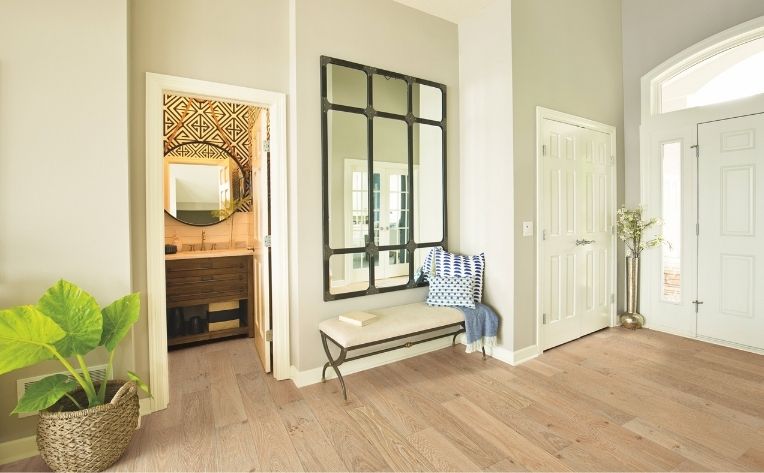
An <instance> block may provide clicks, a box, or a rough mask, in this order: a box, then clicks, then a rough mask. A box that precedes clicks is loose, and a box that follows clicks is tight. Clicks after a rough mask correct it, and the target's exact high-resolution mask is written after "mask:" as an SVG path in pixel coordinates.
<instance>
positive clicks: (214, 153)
mask: <svg viewBox="0 0 764 473" xmlns="http://www.w3.org/2000/svg"><path fill="white" fill-rule="evenodd" d="M163 109H164V114H163V115H164V117H163V119H164V150H165V153H166V152H167V150H169V149H171V148H174V147H176V146H178V145H181V144H183V143H190V142H195V141H196V142H198V141H202V142H206V143H212V144H215V145H218V146H220V147H221V148H223V149H225V150H226V151H228V153H229V154H230V155H231V156H233V158H234V159H235V160H236V161H238V162H239V165H240V166H241V168H242V170H243V171H244V173H245V176H246V175H249V172H250V171H251V163H252V156H253V155H254V153H253V152H254V150H255V149H257V148H256V146H257V143H254V142H253V141H254V129H255V122H256V121H257V117H258V115H259V113H260V111H261V110H262V108H261V107H255V106H252V105H243V104H240V103H233V102H222V101H218V100H208V99H201V98H196V97H185V96H181V95H173V94H164V107H163ZM190 148H193V149H190ZM190 151H193V152H198V154H197V156H199V157H205V158H213V159H225V158H227V157H228V156H226V155H225V154H224V153H222V152H221V151H220V150H219V149H218V148H216V147H214V146H205V145H204V144H194V145H193V146H192V147H186V146H184V147H182V148H180V149H177V150H174V151H173V153H172V154H173V155H181V153H182V154H183V155H185V156H188V153H189V152H190ZM250 207H251V204H246V205H244V207H243V208H242V209H241V210H243V211H249V210H250Z"/></svg>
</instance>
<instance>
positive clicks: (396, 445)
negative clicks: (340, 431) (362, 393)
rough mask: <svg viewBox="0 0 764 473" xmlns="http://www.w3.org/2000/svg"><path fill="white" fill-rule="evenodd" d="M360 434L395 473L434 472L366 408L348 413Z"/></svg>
mask: <svg viewBox="0 0 764 473" xmlns="http://www.w3.org/2000/svg"><path fill="white" fill-rule="evenodd" d="M350 416H351V417H352V418H353V419H354V420H355V421H356V422H357V423H358V424H359V425H360V426H361V432H363V434H364V435H365V436H366V438H367V439H369V441H370V442H371V443H372V445H374V446H375V447H376V448H377V450H378V451H379V452H380V453H381V454H382V456H383V457H384V458H385V461H386V462H387V464H388V465H390V466H391V467H392V468H393V470H395V471H435V469H434V468H433V466H432V465H431V464H430V463H429V462H428V461H427V460H426V459H425V458H423V457H422V456H421V455H419V453H418V452H417V451H416V449H414V447H412V446H411V445H410V444H409V443H408V442H407V441H406V439H405V438H404V437H403V436H402V435H400V434H399V433H398V432H396V431H395V429H393V428H392V426H391V425H390V424H389V423H388V422H387V421H386V420H385V419H384V418H383V417H382V416H380V415H379V413H378V412H376V411H375V410H374V409H372V408H370V407H366V406H362V407H358V408H356V409H353V410H352V411H350Z"/></svg>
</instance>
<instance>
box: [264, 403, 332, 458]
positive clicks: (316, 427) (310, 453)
mask: <svg viewBox="0 0 764 473" xmlns="http://www.w3.org/2000/svg"><path fill="white" fill-rule="evenodd" d="M277 412H278V414H279V417H281V421H282V422H283V424H284V427H286V431H287V434H288V435H289V438H290V439H291V440H292V445H294V448H295V450H296V451H297V456H298V457H299V458H300V463H302V466H303V468H304V469H305V470H306V471H347V469H346V468H345V464H344V463H343V462H342V460H340V458H339V456H337V451H336V450H335V449H334V447H333V446H332V445H331V443H330V442H329V440H328V439H327V438H326V435H325V434H324V431H323V429H322V428H321V425H320V424H319V423H318V421H317V420H316V418H315V416H314V415H313V412H312V411H311V410H310V408H309V407H308V405H307V403H306V402H305V401H302V400H301V401H295V402H290V403H289V404H285V405H283V406H280V407H279V408H278V409H277Z"/></svg>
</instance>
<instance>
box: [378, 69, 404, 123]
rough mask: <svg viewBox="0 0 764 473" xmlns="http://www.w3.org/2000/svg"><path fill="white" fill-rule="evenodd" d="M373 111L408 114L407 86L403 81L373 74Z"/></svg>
mask: <svg viewBox="0 0 764 473" xmlns="http://www.w3.org/2000/svg"><path fill="white" fill-rule="evenodd" d="M372 81H373V82H374V83H373V84H372V90H373V95H374V97H373V98H374V110H377V111H381V112H387V113H395V114H398V115H406V113H407V112H408V84H406V81H405V80H403V79H398V78H395V77H389V76H384V75H382V74H374V75H373V76H372Z"/></svg>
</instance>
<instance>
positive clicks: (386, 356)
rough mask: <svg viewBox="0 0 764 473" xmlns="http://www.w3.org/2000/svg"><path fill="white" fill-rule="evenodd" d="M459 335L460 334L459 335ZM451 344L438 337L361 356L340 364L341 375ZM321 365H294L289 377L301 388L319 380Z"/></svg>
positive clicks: (329, 372) (328, 376)
mask: <svg viewBox="0 0 764 473" xmlns="http://www.w3.org/2000/svg"><path fill="white" fill-rule="evenodd" d="M460 337H461V335H460ZM450 346H451V337H446V338H439V339H437V340H431V341H429V342H425V343H420V344H418V345H413V346H411V347H409V348H401V349H399V350H393V351H388V352H386V353H381V354H379V355H374V356H370V357H367V358H361V359H360V360H354V361H348V362H346V363H343V364H342V375H343V376H345V375H349V374H352V373H357V372H359V371H364V370H368V369H371V368H376V367H377V366H383V365H386V364H389V363H394V362H396V361H400V360H405V359H406V358H411V357H413V356H418V355H422V354H425V353H428V352H431V351H435V350H440V349H442V348H446V347H450ZM322 369H323V366H319V367H318V368H313V369H310V370H305V371H300V370H298V369H297V367H296V366H292V369H291V378H292V381H294V384H295V385H296V386H297V387H298V388H301V387H303V386H308V385H311V384H315V383H319V382H321V370H322ZM335 377H336V376H335V374H334V370H332V368H331V367H330V368H328V369H327V370H326V379H332V378H335Z"/></svg>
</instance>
